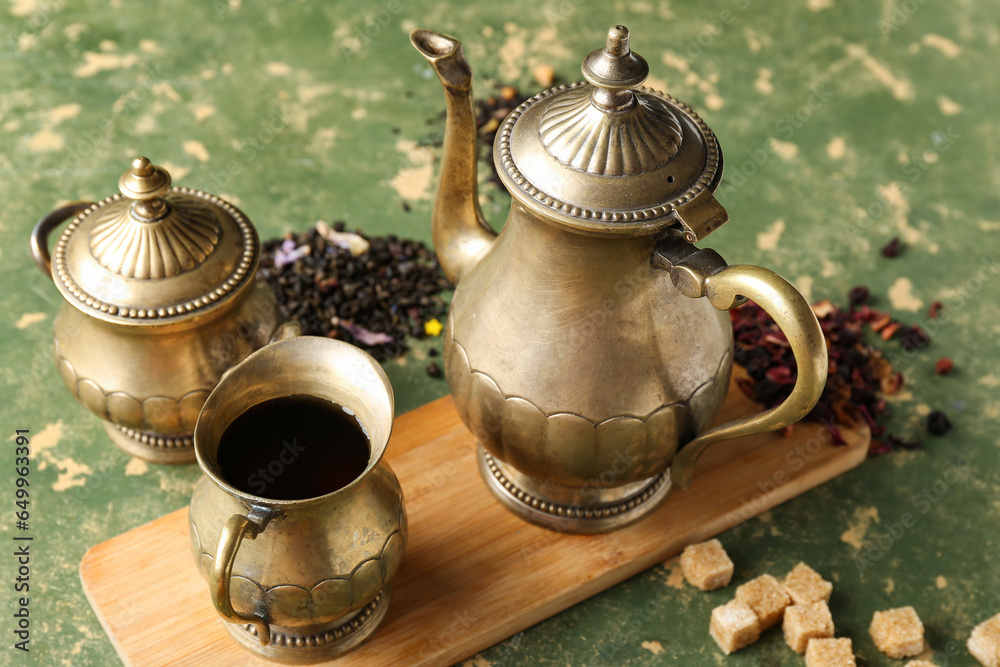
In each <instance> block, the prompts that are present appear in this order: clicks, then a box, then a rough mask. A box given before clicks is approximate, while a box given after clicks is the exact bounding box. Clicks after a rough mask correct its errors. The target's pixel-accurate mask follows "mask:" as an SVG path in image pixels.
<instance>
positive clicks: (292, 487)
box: [218, 395, 371, 500]
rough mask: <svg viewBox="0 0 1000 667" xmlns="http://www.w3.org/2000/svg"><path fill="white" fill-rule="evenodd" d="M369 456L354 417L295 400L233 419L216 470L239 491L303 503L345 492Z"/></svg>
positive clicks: (334, 407)
mask: <svg viewBox="0 0 1000 667" xmlns="http://www.w3.org/2000/svg"><path fill="white" fill-rule="evenodd" d="M370 456H371V451H370V447H369V443H368V437H367V436H366V435H365V432H364V430H363V429H362V427H361V424H360V423H359V422H358V419H357V417H355V416H354V414H353V413H352V412H349V411H348V410H347V409H345V408H344V407H343V406H341V405H338V404H337V403H334V402H333V401H330V400H327V399H324V398H320V397H318V396H307V395H291V396H282V397H279V398H272V399H270V400H267V401H264V402H262V403H258V404H257V405H254V406H252V407H250V408H249V409H248V410H246V411H245V412H243V413H242V414H241V415H240V416H238V417H237V418H236V419H234V420H233V422H232V423H231V424H230V425H229V426H228V427H226V430H225V431H224V432H223V434H222V437H221V438H220V439H219V450H218V466H219V473H220V475H221V476H222V478H223V479H224V480H225V481H226V482H227V483H228V484H230V485H231V486H233V487H235V488H237V489H239V490H240V491H244V492H246V493H251V494H253V495H256V496H260V497H263V498H273V499H275V500H302V499H305V498H315V497H317V496H324V495H326V494H328V493H333V492H334V491H337V490H339V489H342V488H343V487H345V486H347V485H348V484H350V483H351V482H353V481H354V480H355V479H357V478H358V477H359V476H361V474H362V473H363V472H364V471H365V468H367V467H368V461H369V458H370Z"/></svg>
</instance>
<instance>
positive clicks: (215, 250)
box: [52, 157, 260, 326]
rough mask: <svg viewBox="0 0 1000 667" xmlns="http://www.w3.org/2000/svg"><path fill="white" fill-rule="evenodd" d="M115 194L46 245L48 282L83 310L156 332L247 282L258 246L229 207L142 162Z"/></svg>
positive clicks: (250, 229)
mask: <svg viewBox="0 0 1000 667" xmlns="http://www.w3.org/2000/svg"><path fill="white" fill-rule="evenodd" d="M118 188H119V190H121V194H116V195H114V196H111V197H108V198H107V199H105V200H104V201H102V202H99V203H97V204H93V205H91V206H90V207H88V208H87V209H86V210H84V211H83V212H82V213H80V214H79V215H78V216H77V217H76V218H74V219H73V220H72V221H71V222H70V224H69V225H68V226H67V228H66V229H65V231H63V233H62V235H61V236H60V237H59V240H58V242H57V243H56V245H55V248H54V252H53V261H52V267H53V268H52V276H53V278H54V279H55V283H56V286H57V287H58V288H59V291H60V292H61V293H62V295H63V296H64V297H65V298H66V300H67V301H69V302H70V303H72V304H73V305H74V306H76V307H77V308H79V309H80V310H81V311H83V312H84V313H86V314H88V315H91V316H93V317H96V318H98V319H101V320H105V321H107V322H112V323H115V324H126V325H135V326H163V325H166V324H173V323H176V322H179V321H182V320H187V319H190V318H193V317H196V316H199V315H203V314H205V313H208V312H209V311H213V310H215V309H218V308H220V307H222V306H223V305H224V304H225V303H227V302H229V301H230V300H231V299H232V298H233V297H234V296H235V295H237V294H239V293H240V292H242V290H243V289H244V288H245V287H246V286H247V285H248V284H250V283H251V282H252V280H253V276H254V274H255V273H256V270H257V263H258V261H259V258H260V243H259V241H258V239H257V232H256V231H255V230H254V228H253V225H252V224H251V223H250V221H249V220H247V218H246V216H244V215H243V213H242V212H241V211H240V210H239V209H237V208H236V207H235V206H233V205H232V204H230V203H228V202H226V201H225V200H223V199H220V198H219V197H216V196H214V195H210V194H207V193H204V192H200V191H198V190H192V189H190V188H177V187H171V186H170V174H169V173H167V171H166V170H165V169H163V168H162V167H159V166H157V165H154V164H151V163H150V161H149V160H148V159H147V158H144V157H139V158H136V159H135V160H133V161H132V165H131V167H130V169H129V170H128V171H126V172H125V173H124V174H123V175H122V177H121V179H120V180H119V181H118Z"/></svg>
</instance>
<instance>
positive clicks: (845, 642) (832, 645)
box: [806, 637, 858, 667]
mask: <svg viewBox="0 0 1000 667" xmlns="http://www.w3.org/2000/svg"><path fill="white" fill-rule="evenodd" d="M857 664H858V663H857V662H855V661H854V649H853V648H852V647H851V640H850V639H848V638H846V637H844V638H842V639H810V640H809V645H808V646H807V647H806V667H857Z"/></svg>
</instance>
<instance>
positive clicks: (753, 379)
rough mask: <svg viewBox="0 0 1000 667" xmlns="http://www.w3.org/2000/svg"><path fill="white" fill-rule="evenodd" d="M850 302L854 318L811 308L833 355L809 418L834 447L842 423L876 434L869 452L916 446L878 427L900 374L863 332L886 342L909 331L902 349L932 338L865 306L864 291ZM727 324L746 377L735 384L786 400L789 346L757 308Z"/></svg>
mask: <svg viewBox="0 0 1000 667" xmlns="http://www.w3.org/2000/svg"><path fill="white" fill-rule="evenodd" d="M849 298H850V300H851V301H852V309H851V311H850V312H845V311H843V310H841V309H840V308H838V307H837V306H836V305H835V304H833V303H831V302H830V301H826V300H824V301H820V302H818V303H816V304H814V305H813V312H815V313H816V316H817V318H818V319H819V323H820V327H821V329H822V330H823V335H824V337H825V338H826V343H827V348H828V351H829V377H828V379H827V384H826V387H825V388H824V391H823V395H822V396H821V397H820V400H819V402H818V403H817V404H816V406H815V407H814V408H813V409H812V411H811V412H810V413H809V415H808V416H807V417H806V418H807V419H810V420H813V421H818V422H820V423H821V424H823V426H824V427H825V428H826V429H827V430H828V431H829V432H830V434H831V437H832V440H833V443H834V444H837V445H843V444H845V441H844V438H843V435H842V434H841V431H840V429H841V428H842V427H843V425H845V424H846V425H848V426H851V425H854V424H857V423H858V422H864V423H865V424H866V425H867V426H868V428H869V429H870V431H871V434H872V445H871V447H870V452H871V453H872V454H881V453H885V452H888V451H891V450H893V449H895V448H900V447H901V448H904V449H905V448H913V447H919V446H920V443H919V441H917V442H913V443H910V442H906V441H904V440H901V439H899V438H897V437H895V436H893V435H888V434H886V429H885V426H883V425H882V424H880V423H879V421H880V420H881V419H882V418H884V417H885V416H886V414H887V411H888V406H887V404H886V400H885V398H884V396H886V395H891V394H894V393H897V392H899V390H900V389H901V388H902V386H903V375H902V373H900V372H898V371H896V370H895V369H893V367H892V364H891V363H890V362H889V360H888V359H886V358H885V357H884V356H883V355H882V353H881V352H880V351H879V350H876V349H874V348H872V347H871V346H869V345H868V344H866V343H865V341H864V336H863V335H862V334H863V332H862V327H863V326H864V325H865V324H869V325H870V326H871V328H872V329H873V330H875V331H881V332H883V335H884V336H885V337H887V338H891V337H893V334H896V336H897V337H898V336H900V334H901V333H907V334H908V335H909V337H910V338H909V339H907V341H906V342H905V343H904V346H905V345H907V344H909V345H913V344H917V345H920V344H926V342H929V340H930V338H929V337H928V336H927V334H926V333H925V332H924V331H923V330H922V329H920V327H913V326H906V325H903V324H902V323H900V322H897V321H895V320H893V319H892V317H891V316H890V315H889V314H888V313H882V312H880V311H875V310H872V309H871V308H869V307H868V306H867V305H866V304H864V303H863V302H862V301H863V300H866V299H867V298H869V297H868V295H867V294H864V293H863V292H862V291H861V289H860V288H858V291H857V292H855V293H854V294H852V295H851V296H849ZM730 318H731V321H732V325H733V332H734V337H735V338H736V341H737V342H736V346H735V350H734V358H735V360H736V363H737V364H739V365H741V366H743V367H744V368H745V369H746V374H747V376H746V377H740V378H738V379H737V384H738V386H739V387H740V389H742V390H743V392H744V393H746V394H747V395H748V396H750V397H751V398H752V399H754V400H755V401H757V402H759V403H763V404H764V406H765V407H766V408H772V407H774V406H776V405H778V404H779V403H781V402H782V401H783V400H784V399H785V398H787V396H788V395H789V393H790V392H791V390H792V387H793V386H794V382H795V378H796V372H795V368H796V367H795V358H794V355H793V354H792V352H791V349H790V348H789V347H788V346H787V340H786V339H785V337H784V335H783V334H781V333H780V330H779V329H778V328H777V326H776V325H775V324H774V321H773V320H772V319H771V318H770V317H769V316H768V315H767V313H765V312H764V311H763V310H762V309H761V308H760V307H758V306H757V305H756V304H754V303H752V302H748V303H747V304H746V305H744V306H742V307H740V308H738V309H735V310H732V311H730Z"/></svg>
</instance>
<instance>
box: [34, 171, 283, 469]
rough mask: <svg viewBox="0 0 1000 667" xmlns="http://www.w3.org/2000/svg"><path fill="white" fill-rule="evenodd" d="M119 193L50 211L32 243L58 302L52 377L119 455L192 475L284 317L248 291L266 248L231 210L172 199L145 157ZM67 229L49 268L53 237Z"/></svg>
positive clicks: (184, 197)
mask: <svg viewBox="0 0 1000 667" xmlns="http://www.w3.org/2000/svg"><path fill="white" fill-rule="evenodd" d="M118 185H119V189H120V190H121V194H116V195H114V196H111V197H108V198H107V199H105V200H104V201H102V202H99V203H97V204H93V203H89V202H83V203H77V204H71V205H69V206H65V207H63V208H60V209H58V210H55V211H53V212H52V213H50V214H49V215H47V216H45V217H44V218H42V219H41V220H40V221H39V222H38V224H37V225H35V229H34V230H33V232H32V236H31V252H32V255H33V257H34V259H35V263H36V264H37V265H38V267H39V268H40V269H41V270H42V272H43V273H45V274H46V275H48V276H50V277H51V278H52V279H53V281H54V282H55V284H56V287H57V288H58V289H59V291H60V293H61V294H62V295H63V297H64V299H65V300H64V302H63V303H62V304H61V306H60V308H59V312H58V314H57V315H56V319H55V325H54V327H55V354H56V362H57V364H58V368H59V374H60V375H61V376H62V379H63V381H64V382H65V383H66V386H67V387H68V388H69V390H70V392H72V393H73V395H74V396H75V397H76V398H77V399H78V400H79V401H80V402H81V403H82V404H83V405H85V406H86V407H87V408H89V409H90V411H91V412H93V413H94V414H96V415H97V416H98V417H100V418H101V419H102V420H104V427H105V429H106V430H107V432H108V435H109V436H110V437H111V440H112V441H113V442H114V443H115V444H116V445H118V447H120V448H121V449H123V450H125V451H126V452H128V453H129V454H131V455H133V456H137V457H140V458H143V459H146V460H148V461H153V462H155V463H190V462H193V461H194V459H195V453H194V443H193V440H192V437H191V434H192V431H193V430H194V425H195V422H196V421H197V419H198V413H199V412H200V411H201V408H202V405H203V404H204V403H205V400H206V399H207V398H208V395H209V393H210V392H211V391H212V389H213V388H214V387H215V385H216V384H217V383H218V381H219V378H221V377H222V374H223V373H224V372H225V371H226V370H228V369H229V368H231V367H232V366H234V365H235V364H236V363H238V362H240V361H242V360H243V359H244V358H246V357H247V356H248V355H249V354H250V353H251V352H253V351H254V350H256V349H258V348H260V347H262V346H263V345H264V344H266V343H267V342H268V340H269V339H270V338H271V336H272V334H274V333H275V331H276V330H277V328H278V324H279V323H280V320H281V316H280V314H279V312H278V308H277V304H276V302H275V300H274V297H273V295H272V294H271V292H270V290H268V288H267V287H266V286H258V285H257V284H256V283H255V279H254V277H255V274H256V272H257V263H258V261H259V259H260V242H259V241H258V239H257V232H256V231H255V230H254V227H253V225H252V224H251V223H250V221H249V220H248V219H247V218H246V216H245V215H243V213H242V212H241V211H240V210H239V209H237V208H236V207H235V206H233V205H232V204H230V203H228V202H226V201H224V200H222V199H220V198H219V197H216V196H214V195H210V194H207V193H204V192H200V191H198V190H192V189H190V188H176V187H171V186H170V174H168V173H167V171H166V170H164V169H162V168H161V167H158V166H156V165H153V164H150V162H149V160H148V159H146V158H144V157H140V158H136V159H135V160H134V161H133V162H132V165H131V167H130V169H129V170H128V171H126V172H125V173H124V174H123V175H122V177H121V179H120V180H119V183H118ZM70 219H72V220H71V221H70V223H69V225H68V226H67V227H66V229H65V230H64V231H63V233H62V235H61V236H60V237H59V240H58V241H57V242H56V244H55V249H54V251H53V254H52V255H50V253H49V249H48V237H49V235H50V234H51V233H52V232H53V231H54V230H55V229H56V228H57V227H58V226H59V225H61V224H62V223H63V222H65V221H67V220H70Z"/></svg>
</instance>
